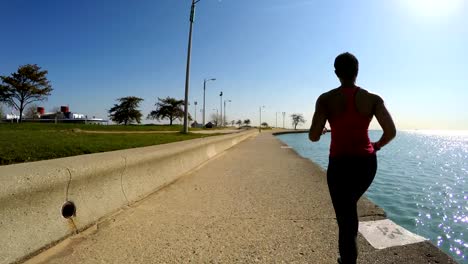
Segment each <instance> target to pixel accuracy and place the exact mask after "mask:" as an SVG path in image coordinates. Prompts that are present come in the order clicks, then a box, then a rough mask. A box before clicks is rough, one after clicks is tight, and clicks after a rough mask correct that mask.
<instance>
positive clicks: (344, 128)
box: [328, 87, 374, 157]
mask: <svg viewBox="0 0 468 264" xmlns="http://www.w3.org/2000/svg"><path fill="white" fill-rule="evenodd" d="M358 90H359V87H356V88H341V91H342V92H343V93H344V95H345V97H346V110H345V111H344V112H343V113H341V114H339V115H337V116H334V117H333V118H330V119H329V120H328V122H329V123H330V128H331V144H330V157H337V156H369V155H372V154H373V153H374V148H373V147H372V144H371V142H370V139H369V133H368V129H369V124H370V121H371V118H369V117H366V116H364V115H362V114H360V113H359V112H358V111H357V109H356V104H355V98H356V93H357V91H358Z"/></svg>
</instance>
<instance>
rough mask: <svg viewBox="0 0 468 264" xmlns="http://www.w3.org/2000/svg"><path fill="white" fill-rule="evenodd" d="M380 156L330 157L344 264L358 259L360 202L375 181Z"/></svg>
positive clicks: (329, 175)
mask: <svg viewBox="0 0 468 264" xmlns="http://www.w3.org/2000/svg"><path fill="white" fill-rule="evenodd" d="M376 171H377V157H376V156H375V155H370V156H364V157H330V159H329V163H328V170H327V180H328V189H329V190H330V196H331V199H332V202H333V207H334V208H335V214H336V221H337V222H338V228H339V241H338V244H339V249H340V256H341V261H342V263H343V264H348V263H350V264H354V263H356V259H357V255H358V253H357V245H356V237H357V232H358V226H359V222H358V215H357V202H358V200H359V198H360V197H361V196H362V195H363V194H364V192H366V190H367V188H369V186H370V185H371V183H372V181H373V180H374V177H375V173H376Z"/></svg>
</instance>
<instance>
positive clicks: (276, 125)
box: [275, 112, 278, 128]
mask: <svg viewBox="0 0 468 264" xmlns="http://www.w3.org/2000/svg"><path fill="white" fill-rule="evenodd" d="M275 114H276V124H275V127H276V128H278V112H275Z"/></svg>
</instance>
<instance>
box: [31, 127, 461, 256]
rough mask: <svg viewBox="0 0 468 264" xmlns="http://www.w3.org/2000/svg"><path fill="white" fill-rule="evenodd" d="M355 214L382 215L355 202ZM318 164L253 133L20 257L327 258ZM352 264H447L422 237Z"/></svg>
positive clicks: (329, 224) (364, 250) (332, 237)
mask: <svg viewBox="0 0 468 264" xmlns="http://www.w3.org/2000/svg"><path fill="white" fill-rule="evenodd" d="M359 214H360V215H361V216H363V217H362V218H361V220H363V219H364V220H365V219H367V220H371V219H382V218H383V216H382V214H383V212H382V211H381V210H380V209H379V208H377V207H375V206H374V205H373V204H371V203H370V202H368V201H367V200H366V199H363V200H362V201H361V202H360V205H359ZM336 241H337V226H336V224H335V218H334V212H333V210H332V206H331V201H330V198H329V194H328V190H327V187H326V179H325V175H324V172H323V170H321V169H320V168H319V167H318V166H316V165H314V164H313V163H311V162H310V161H308V160H306V159H303V158H300V157H298V156H297V155H296V153H295V152H294V151H293V150H291V149H289V148H286V147H285V146H282V143H280V142H279V141H278V140H277V139H276V138H275V137H274V136H272V135H271V133H262V134H260V135H259V136H257V137H255V138H252V139H249V140H247V141H245V142H243V143H241V144H239V145H237V146H235V147H233V148H232V149H230V150H228V151H227V152H225V153H223V154H221V155H220V156H218V157H216V158H215V159H213V160H211V161H210V162H208V163H206V164H204V165H203V166H201V167H200V168H198V169H197V170H195V171H193V172H191V173H189V174H187V175H185V176H184V177H182V178H181V179H180V180H178V181H177V182H175V183H173V184H172V185H170V186H168V187H166V188H164V189H162V190H160V191H159V192H157V193H155V194H153V195H151V196H149V197H148V198H146V199H144V200H143V201H140V202H139V203H137V204H134V205H132V206H131V207H128V208H125V209H123V210H122V211H121V212H119V213H117V214H115V215H113V216H110V217H107V218H106V220H104V221H102V222H101V223H99V224H98V225H96V226H95V227H92V228H90V229H89V230H87V231H85V232H83V233H82V234H80V235H77V236H75V237H72V238H69V239H67V240H65V241H64V242H62V243H60V244H59V245H58V246H56V247H54V248H52V249H49V250H47V251H46V252H44V253H43V254H42V255H39V256H37V257H35V258H33V259H32V260H30V262H29V263H256V262H259V263H316V264H326V263H336V258H337V245H336V243H337V242H336ZM359 243H360V245H361V246H360V262H359V263H383V264H385V263H453V262H448V259H447V258H446V257H445V256H444V255H443V254H440V252H438V251H437V250H435V248H434V247H433V246H432V245H430V244H428V243H419V244H414V245H410V246H405V247H396V248H389V249H384V250H375V249H373V248H372V247H371V246H370V245H369V244H368V243H367V242H366V241H365V240H364V239H363V238H362V237H360V238H359Z"/></svg>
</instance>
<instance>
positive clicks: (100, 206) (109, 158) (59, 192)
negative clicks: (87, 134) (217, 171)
mask: <svg viewBox="0 0 468 264" xmlns="http://www.w3.org/2000/svg"><path fill="white" fill-rule="evenodd" d="M256 133H257V132H256V130H250V131H246V132H241V133H237V134H230V135H224V136H215V137H209V138H202V139H195V140H191V141H184V142H177V143H171V144H165V145H158V146H150V147H144V148H137V149H128V150H119V151H113V152H106V153H97V154H89V155H82V156H75V157H68V158H61V159H54V160H46V161H39V162H32V163H24V164H15V165H8V166H2V167H0V226H1V229H0V245H2V246H1V247H0V263H12V262H17V261H20V260H21V259H24V258H25V257H28V256H29V255H31V254H34V253H35V252H37V251H39V250H41V249H43V248H46V247H48V246H50V245H53V244H54V243H56V242H58V241H60V240H62V239H64V238H66V237H67V236H70V235H72V234H75V233H77V232H78V231H80V230H83V229H85V228H86V227H89V226H90V225H92V224H93V223H95V222H96V221H98V220H99V219H100V218H102V217H104V216H106V215H109V214H111V213H113V212H116V211H118V210H119V208H122V207H124V206H126V205H129V204H131V203H134V202H136V201H138V200H141V199H142V198H144V197H146V196H148V195H149V194H151V193H153V192H155V191H157V190H158V189H160V188H162V187H164V186H166V185H168V184H170V183H172V182H174V181H175V180H177V179H178V178H179V177H180V176H181V175H183V174H185V173H187V172H189V171H191V170H192V169H194V168H196V167H197V166H199V165H200V164H202V163H203V162H205V161H207V160H209V159H210V158H212V157H214V156H216V155H217V154H219V153H221V152H223V151H225V150H226V149H229V148H230V147H232V146H234V145H236V144H237V143H239V142H241V141H243V140H245V139H247V138H249V137H252V136H254V135H256ZM66 201H71V202H73V204H74V205H75V206H76V212H75V214H74V216H73V217H71V218H69V219H65V218H64V217H63V215H62V213H63V210H62V205H63V204H64V203H65V202H66Z"/></svg>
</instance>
